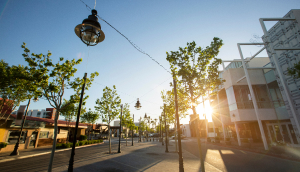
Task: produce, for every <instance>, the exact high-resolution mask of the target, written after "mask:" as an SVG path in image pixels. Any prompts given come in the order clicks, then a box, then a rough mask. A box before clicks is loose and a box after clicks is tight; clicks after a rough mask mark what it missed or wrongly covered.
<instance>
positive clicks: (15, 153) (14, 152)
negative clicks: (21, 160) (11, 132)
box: [10, 99, 30, 156]
mask: <svg viewBox="0 0 300 172" xmlns="http://www.w3.org/2000/svg"><path fill="white" fill-rule="evenodd" d="M29 105H30V99H29V100H28V104H27V107H26V112H25V116H24V119H23V121H22V125H21V131H20V134H19V137H18V141H17V143H16V145H15V148H14V150H13V152H12V153H11V154H10V156H13V155H19V151H18V149H19V144H20V140H21V136H22V132H23V127H24V124H25V121H26V116H27V113H28V107H29ZM22 116H23V114H22ZM24 137H25V138H26V136H24Z"/></svg>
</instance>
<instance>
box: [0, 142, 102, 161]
mask: <svg viewBox="0 0 300 172" xmlns="http://www.w3.org/2000/svg"><path fill="white" fill-rule="evenodd" d="M100 144H104V142H101V143H95V144H90V145H84V146H78V147H75V149H80V148H85V147H90V146H95V145H100ZM70 149H72V148H66V149H58V150H55V152H62V151H67V150H70ZM51 152H52V151H49V152H43V153H38V154H33V155H26V156H21V157H15V158H9V159H2V160H0V163H1V162H7V161H13V160H17V159H24V158H29V157H35V156H40V155H45V154H50V153H51Z"/></svg>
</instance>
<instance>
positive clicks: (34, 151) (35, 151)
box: [0, 142, 103, 163]
mask: <svg viewBox="0 0 300 172" xmlns="http://www.w3.org/2000/svg"><path fill="white" fill-rule="evenodd" d="M98 144H103V142H102V143H95V144H90V145H84V146H79V147H75V149H78V148H84V147H89V146H93V145H98ZM70 149H72V148H66V149H56V150H55V152H61V151H66V150H70ZM51 151H52V146H43V147H38V148H30V149H23V150H19V155H16V156H10V154H11V152H2V153H0V163H2V162H7V161H12V160H16V159H24V158H28V157H34V156H39V155H44V154H50V153H51Z"/></svg>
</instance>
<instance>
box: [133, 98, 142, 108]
mask: <svg viewBox="0 0 300 172" xmlns="http://www.w3.org/2000/svg"><path fill="white" fill-rule="evenodd" d="M134 107H135V108H136V110H140V109H141V107H142V106H141V103H140V101H139V98H138V99H137V102H136V104H135V106H134Z"/></svg>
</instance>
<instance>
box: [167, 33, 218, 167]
mask: <svg viewBox="0 0 300 172" xmlns="http://www.w3.org/2000/svg"><path fill="white" fill-rule="evenodd" d="M222 45H223V41H222V40H221V39H219V38H216V37H215V38H213V41H212V42H211V44H210V46H207V47H206V48H205V49H202V48H201V47H196V43H195V42H194V41H193V42H191V43H187V47H185V48H181V47H179V51H174V52H173V51H171V52H170V53H168V52H167V53H166V54H167V58H166V59H167V60H168V61H169V63H170V69H171V71H172V74H173V77H175V78H176V80H179V82H178V87H179V88H182V89H179V92H181V94H183V97H185V98H186V100H187V104H188V107H191V109H192V110H193V115H194V116H197V112H196V106H197V105H198V104H199V101H198V99H199V98H200V96H201V95H205V93H206V92H207V91H208V89H210V90H211V89H213V88H215V87H217V85H218V84H220V83H222V80H221V79H220V78H219V71H218V65H219V64H221V63H222V60H221V59H217V58H216V56H217V55H218V54H219V49H220V48H221V47H222ZM196 131H197V130H196ZM198 145H199V151H200V157H202V155H201V142H200V140H199V139H198ZM201 167H202V168H203V169H202V170H203V171H204V161H203V158H201Z"/></svg>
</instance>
